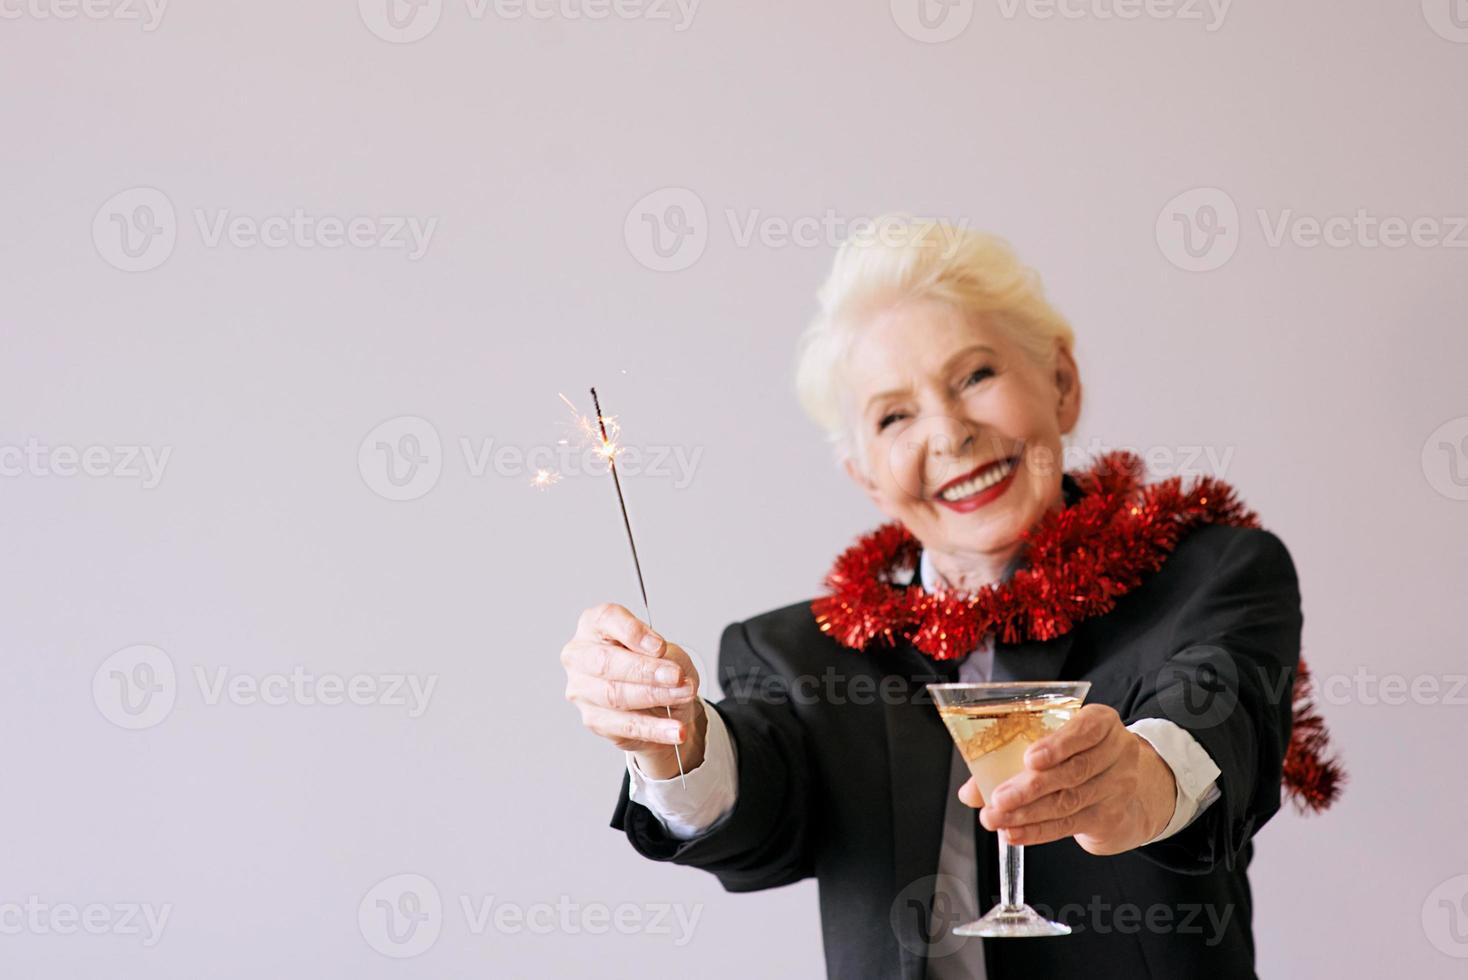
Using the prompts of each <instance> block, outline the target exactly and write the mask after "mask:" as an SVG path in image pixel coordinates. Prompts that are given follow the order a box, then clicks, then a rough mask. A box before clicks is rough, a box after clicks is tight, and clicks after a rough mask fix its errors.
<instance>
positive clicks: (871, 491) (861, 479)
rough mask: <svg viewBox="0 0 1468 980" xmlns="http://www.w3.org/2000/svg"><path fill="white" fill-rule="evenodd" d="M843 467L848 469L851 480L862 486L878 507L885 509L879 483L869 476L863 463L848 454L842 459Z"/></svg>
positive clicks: (847, 472)
mask: <svg viewBox="0 0 1468 980" xmlns="http://www.w3.org/2000/svg"><path fill="white" fill-rule="evenodd" d="M841 468H842V469H844V470H845V471H846V475H847V476H849V477H851V482H852V483H855V484H856V485H857V486H859V487H861V489H862V490H863V492H865V493H866V495H867V496H868V497H869V498H871V501H872V503H874V504H876V505H877V509H878V510H883V508H882V497H881V495H880V494H879V493H878V492H877V485H876V484H875V483H874V482H872V479H871V477H869V476H867V474H866V471H865V470H863V469H862V468H861V465H860V464H859V463H857V461H856V460H855V459H853V458H852V457H850V456H846V457H844V458H843V459H842V460H841ZM883 513H886V511H885V510H883Z"/></svg>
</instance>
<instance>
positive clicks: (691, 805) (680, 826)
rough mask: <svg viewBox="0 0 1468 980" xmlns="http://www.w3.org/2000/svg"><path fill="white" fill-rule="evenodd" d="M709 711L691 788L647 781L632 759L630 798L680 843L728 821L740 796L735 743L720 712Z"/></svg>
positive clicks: (679, 781)
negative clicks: (648, 811) (700, 760)
mask: <svg viewBox="0 0 1468 980" xmlns="http://www.w3.org/2000/svg"><path fill="white" fill-rule="evenodd" d="M703 707H704V713H705V714H706V715H707V716H708V730H707V731H706V732H705V733H704V748H703V762H702V763H701V764H700V765H699V767H698V768H697V769H690V770H689V771H688V772H687V774H686V775H687V785H686V786H685V785H684V781H683V780H682V779H680V778H679V777H677V776H673V777H672V778H671V779H653V778H652V777H651V776H648V775H645V774H644V773H643V771H642V769H641V768H639V767H638V765H637V756H635V755H633V754H632V753H631V752H628V753H627V774H628V777H629V786H628V790H627V796H628V798H629V799H631V800H632V801H633V802H634V803H640V804H642V805H643V806H645V807H647V808H648V809H649V810H651V811H652V813H653V816H655V817H657V818H658V822H659V823H661V824H662V825H663V828H664V829H666V830H667V832H668V833H669V835H671V836H672V837H675V838H677V839H678V840H691V839H692V838H694V837H697V836H698V835H699V834H702V833H704V832H706V831H708V830H709V829H711V828H712V827H713V826H714V824H716V823H718V822H719V821H720V820H721V819H723V818H724V817H725V816H727V815H728V813H729V811H731V810H733V809H734V799H735V797H736V796H737V795H738V790H739V765H738V760H737V759H735V756H734V740H733V739H731V738H730V737H729V730H728V729H727V728H726V727H725V726H724V719H723V718H721V717H720V716H719V712H718V711H717V710H715V709H714V706H713V705H711V704H709V703H708V702H707V701H705V702H704V705H703Z"/></svg>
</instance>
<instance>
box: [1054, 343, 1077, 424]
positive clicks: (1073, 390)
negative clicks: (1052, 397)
mask: <svg viewBox="0 0 1468 980" xmlns="http://www.w3.org/2000/svg"><path fill="white" fill-rule="evenodd" d="M1055 388H1056V391H1057V392H1059V394H1060V402H1059V404H1058V405H1057V406H1056V421H1057V422H1059V423H1060V432H1061V434H1062V435H1063V434H1065V433H1067V432H1070V431H1071V430H1073V429H1074V428H1075V427H1076V423H1077V422H1079V421H1080V418H1081V369H1080V368H1079V367H1078V366H1077V365H1076V359H1075V357H1074V356H1073V355H1072V354H1071V352H1070V349H1069V348H1068V347H1064V346H1057V348H1056V351H1055Z"/></svg>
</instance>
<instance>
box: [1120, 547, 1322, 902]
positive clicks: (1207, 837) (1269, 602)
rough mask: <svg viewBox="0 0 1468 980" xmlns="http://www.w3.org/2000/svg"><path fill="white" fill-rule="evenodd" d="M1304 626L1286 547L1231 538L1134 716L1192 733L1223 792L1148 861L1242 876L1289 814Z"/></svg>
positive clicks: (1177, 619)
mask: <svg viewBox="0 0 1468 980" xmlns="http://www.w3.org/2000/svg"><path fill="white" fill-rule="evenodd" d="M1199 533H1200V534H1206V533H1207V532H1206V531H1205V532H1199ZM1301 626H1302V617H1301V613H1300V592H1299V586H1298V583H1297V581H1296V577H1295V568H1294V564H1293V563H1292V562H1291V560H1290V556H1289V552H1288V551H1286V550H1285V546H1284V544H1283V543H1282V542H1281V541H1280V540H1279V539H1278V538H1277V537H1275V536H1274V535H1273V534H1270V533H1268V532H1266V531H1246V532H1242V533H1239V532H1233V533H1229V534H1227V535H1226V536H1225V539H1224V542H1223V547H1222V548H1221V549H1220V550H1219V551H1218V557H1217V560H1216V563H1215V564H1214V565H1213V568H1212V570H1211V572H1209V573H1208V574H1206V575H1205V576H1204V578H1203V580H1202V581H1201V583H1200V584H1199V585H1198V586H1197V587H1196V588H1194V589H1193V590H1192V591H1191V592H1190V593H1189V595H1188V596H1187V597H1186V598H1185V599H1184V600H1183V601H1182V602H1181V603H1180V605H1179V608H1177V610H1176V613H1175V615H1174V616H1173V617H1172V635H1171V638H1170V640H1169V642H1168V648H1169V650H1170V651H1171V653H1170V656H1169V658H1168V659H1167V660H1166V661H1165V663H1164V664H1163V666H1162V668H1161V669H1160V670H1158V671H1156V672H1149V673H1148V674H1147V676H1146V677H1145V678H1144V679H1143V684H1142V687H1141V690H1140V692H1139V697H1138V700H1137V702H1136V703H1135V705H1134V706H1133V707H1132V709H1131V710H1130V712H1128V713H1127V717H1126V721H1127V723H1128V724H1130V723H1131V722H1133V721H1136V720H1137V719H1139V718H1165V719H1167V720H1169V721H1171V722H1173V723H1174V724H1177V725H1178V726H1180V727H1182V728H1184V729H1186V730H1187V731H1188V733H1189V734H1191V735H1192V736H1193V737H1194V738H1195V739H1197V741H1198V742H1199V744H1201V745H1202V747H1203V748H1204V749H1205V750H1206V751H1207V752H1208V755H1209V756H1211V757H1212V759H1213V762H1214V764H1215V765H1217V766H1218V768H1219V770H1220V775H1219V777H1218V787H1219V789H1220V790H1221V792H1222V796H1221V797H1220V798H1219V799H1218V800H1216V801H1215V802H1214V803H1213V804H1212V805H1211V806H1210V807H1208V809H1207V810H1205V811H1204V812H1203V813H1202V814H1201V815H1200V816H1199V817H1198V818H1197V819H1196V820H1195V821H1194V822H1193V823H1192V824H1191V825H1189V826H1188V827H1187V828H1185V829H1184V830H1183V831H1181V832H1180V833H1178V834H1175V835H1173V836H1172V837H1169V838H1167V839H1166V840H1163V841H1159V842H1157V843H1156V844H1150V845H1147V846H1146V847H1143V848H1140V849H1139V850H1138V853H1139V854H1141V855H1142V856H1144V857H1146V858H1148V859H1150V860H1152V861H1154V862H1156V863H1158V864H1160V865H1162V866H1164V867H1167V868H1170V869H1171V870H1174V871H1182V872H1191V873H1203V872H1207V871H1210V870H1212V869H1213V868H1214V867H1215V866H1216V865H1217V864H1219V863H1220V862H1221V863H1222V864H1223V865H1224V867H1226V868H1228V869H1230V870H1232V869H1233V867H1234V862H1235V860H1236V859H1237V857H1238V855H1239V854H1240V851H1241V850H1242V849H1243V848H1244V846H1245V845H1246V843H1247V842H1248V840H1249V838H1250V837H1251V836H1252V835H1253V834H1254V833H1255V832H1256V831H1257V830H1258V829H1259V828H1260V827H1262V826H1263V825H1264V823H1265V822H1266V821H1268V820H1269V818H1270V817H1272V816H1273V815H1274V813H1275V811H1277V810H1278V809H1279V803H1280V777H1281V770H1282V766H1283V763H1284V757H1285V751H1286V749H1287V748H1288V746H1289V741H1290V731H1291V714H1292V710H1291V709H1292V705H1293V695H1292V688H1293V683H1294V677H1295V673H1296V670H1297V669H1298V665H1299V658H1300V630H1301Z"/></svg>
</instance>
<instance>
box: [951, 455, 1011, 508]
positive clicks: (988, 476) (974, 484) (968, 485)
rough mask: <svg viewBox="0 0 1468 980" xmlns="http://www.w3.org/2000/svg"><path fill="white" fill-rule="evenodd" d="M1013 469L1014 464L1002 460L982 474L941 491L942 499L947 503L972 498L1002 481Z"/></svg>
mask: <svg viewBox="0 0 1468 980" xmlns="http://www.w3.org/2000/svg"><path fill="white" fill-rule="evenodd" d="M1013 469H1014V463H1012V462H1010V461H1009V460H1007V459H1006V460H1004V461H1003V462H1001V463H995V464H994V465H993V466H989V467H987V468H986V469H985V470H984V471H983V472H982V473H980V474H979V475H978V476H976V477H974V478H973V479H972V480H965V481H964V482H963V483H960V484H957V485H956V486H952V487H949V488H948V489H947V490H944V491H943V499H944V500H948V501H954V500H962V499H963V498H964V497H972V496H973V495H974V494H976V493H978V492H979V491H981V490H987V489H989V488H990V487H992V486H993V485H994V484H996V483H998V482H999V481H1000V480H1002V479H1004V478H1005V477H1006V476H1008V475H1009V474H1010V471H1012V470H1013Z"/></svg>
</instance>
